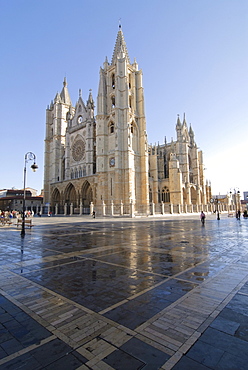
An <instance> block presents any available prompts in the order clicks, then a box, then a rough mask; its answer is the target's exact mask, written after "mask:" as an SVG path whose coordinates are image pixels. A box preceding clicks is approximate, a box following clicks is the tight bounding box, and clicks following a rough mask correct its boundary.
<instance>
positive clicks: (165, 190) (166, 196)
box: [162, 187, 170, 203]
mask: <svg viewBox="0 0 248 370" xmlns="http://www.w3.org/2000/svg"><path fill="white" fill-rule="evenodd" d="M162 202H164V203H170V191H169V189H168V188H167V187H165V188H163V190H162Z"/></svg>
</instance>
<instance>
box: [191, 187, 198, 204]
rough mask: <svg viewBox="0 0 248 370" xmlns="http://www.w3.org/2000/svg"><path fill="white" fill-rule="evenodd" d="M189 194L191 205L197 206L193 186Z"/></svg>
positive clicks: (195, 192)
mask: <svg viewBox="0 0 248 370" xmlns="http://www.w3.org/2000/svg"><path fill="white" fill-rule="evenodd" d="M190 192H191V203H192V204H197V191H196V189H195V188H194V187H193V186H192V187H191V188H190Z"/></svg>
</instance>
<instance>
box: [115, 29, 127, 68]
mask: <svg viewBox="0 0 248 370" xmlns="http://www.w3.org/2000/svg"><path fill="white" fill-rule="evenodd" d="M121 54H123V56H126V58H127V60H128V63H129V64H130V59H129V55H128V51H127V46H126V42H125V40H124V35H123V32H122V29H121V26H119V31H118V34H117V38H116V42H115V48H114V52H113V57H112V62H111V64H112V65H113V64H115V62H116V59H117V58H118V56H119V55H121Z"/></svg>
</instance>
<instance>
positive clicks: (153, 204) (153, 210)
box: [151, 202, 155, 216]
mask: <svg viewBox="0 0 248 370" xmlns="http://www.w3.org/2000/svg"><path fill="white" fill-rule="evenodd" d="M151 214H152V216H153V215H155V203H154V202H152V212H151Z"/></svg>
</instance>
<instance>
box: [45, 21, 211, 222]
mask: <svg viewBox="0 0 248 370" xmlns="http://www.w3.org/2000/svg"><path fill="white" fill-rule="evenodd" d="M95 108H96V113H95ZM176 134H177V138H176V140H175V141H172V142H170V143H167V142H166V140H164V142H163V144H161V145H149V144H148V138H147V131H146V119H145V107H144V91H143V85H142V71H141V70H140V69H139V68H138V64H137V62H136V60H134V62H133V63H131V61H130V59H129V55H128V50H127V46H126V42H125V39H124V35H123V31H122V29H121V26H119V30H118V34H117V38H116V43H115V47H114V51H113V56H112V60H111V62H110V63H109V62H108V59H107V58H106V60H105V62H104V63H103V66H102V68H100V78H99V88H98V95H97V102H96V107H95V103H94V100H93V97H92V93H91V91H90V93H89V96H88V100H87V101H86V102H85V101H83V99H82V96H81V91H79V97H78V100H77V102H76V104H75V106H73V105H72V102H71V99H70V95H69V92H68V87H67V81H66V79H64V82H63V88H62V91H61V93H57V95H56V96H55V98H54V100H53V101H52V102H51V104H50V105H49V106H48V108H47V110H46V137H45V165H44V203H45V204H47V205H48V208H49V211H50V210H51V211H52V212H53V213H55V214H64V215H72V214H84V213H86V214H87V213H88V214H89V213H92V212H93V211H95V212H96V214H97V215H129V216H130V217H133V216H136V215H137V216H138V215H146V216H147V215H150V214H152V215H155V214H166V213H181V212H184V213H187V212H199V211H200V210H202V209H203V210H205V211H207V210H208V205H209V203H210V198H211V186H210V184H208V183H207V182H206V181H205V178H204V164H203V154H202V151H200V150H199V148H198V147H197V144H196V142H195V137H194V131H193V129H192V127H191V126H190V127H189V128H188V126H187V123H186V119H185V116H184V117H183V119H182V120H180V117H178V118H177V122H176Z"/></svg>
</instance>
